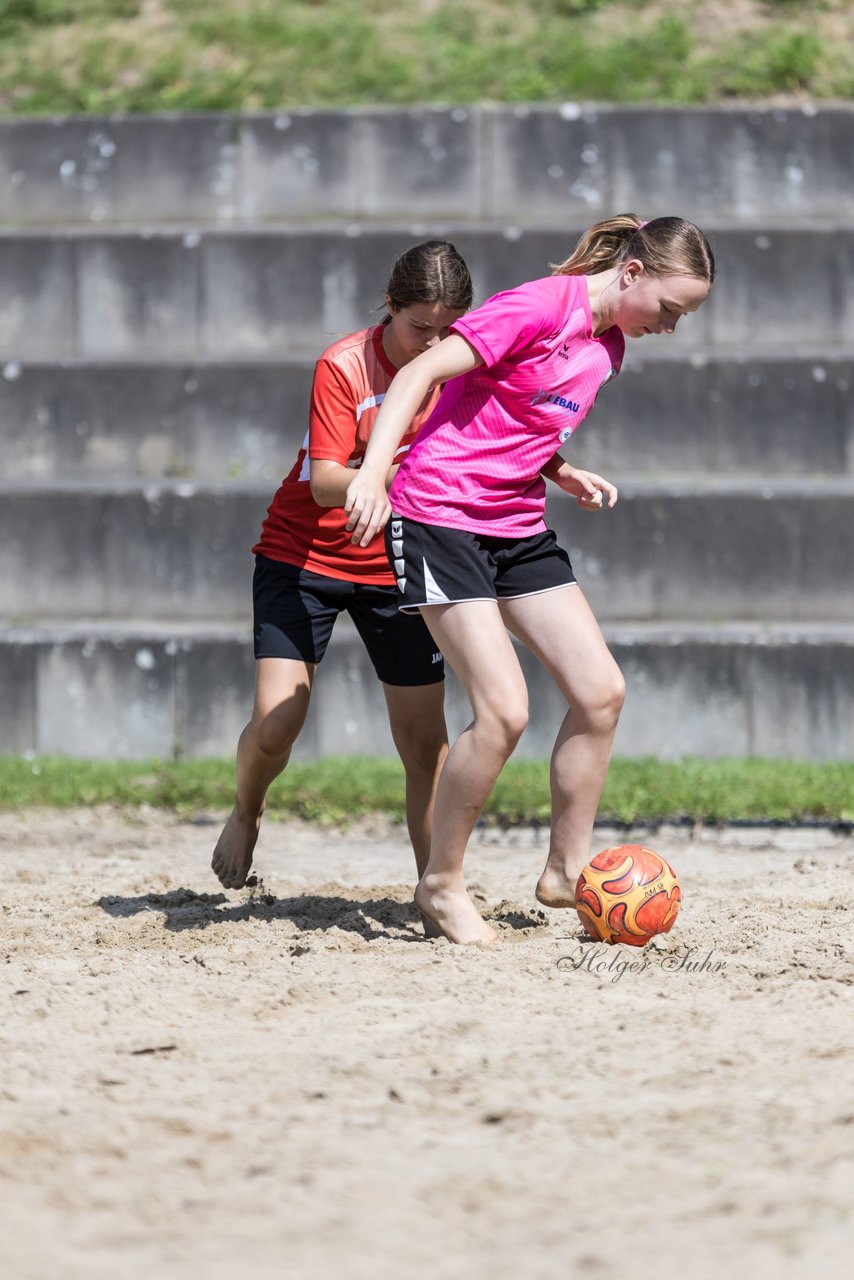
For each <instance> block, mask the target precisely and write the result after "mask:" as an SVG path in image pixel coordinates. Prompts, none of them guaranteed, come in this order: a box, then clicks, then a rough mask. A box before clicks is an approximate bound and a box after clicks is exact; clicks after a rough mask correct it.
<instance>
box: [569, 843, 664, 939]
mask: <svg viewBox="0 0 854 1280" xmlns="http://www.w3.org/2000/svg"><path fill="white" fill-rule="evenodd" d="M681 901H682V890H681V889H680V887H679V880H678V879H677V876H676V872H675V871H674V870H673V868H672V867H671V865H670V863H669V862H668V861H667V860H666V859H665V858H662V856H661V854H660V853H654V852H653V850H652V849H645V848H644V847H643V845H640V844H621V845H618V846H617V847H616V848H615V849H605V850H604V852H602V853H597V854H596V857H595V858H591V859H590V861H589V862H588V864H587V866H586V867H585V868H584V870H583V871H582V873H581V875H580V876H579V877H578V884H577V885H576V889H575V909H576V911H577V912H578V918H579V920H580V921H581V923H582V924H583V925H584V929H585V931H586V932H587V933H588V934H589V935H590V937H591V938H596V939H598V941H600V942H625V943H627V944H628V945H629V946H630V947H642V946H643V945H644V943H645V942H648V941H649V939H650V938H653V937H655V935H656V934H657V933H667V932H668V931H669V930H670V929H672V928H673V922H674V920H675V919H676V916H677V915H678V913H679V904H680V903H681Z"/></svg>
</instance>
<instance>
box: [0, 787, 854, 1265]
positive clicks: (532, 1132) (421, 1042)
mask: <svg viewBox="0 0 854 1280" xmlns="http://www.w3.org/2000/svg"><path fill="white" fill-rule="evenodd" d="M220 821H221V816H220V815H212V816H211V817H210V818H207V819H205V820H203V821H198V822H194V823H190V822H181V821H179V820H177V819H174V818H171V817H164V816H163V815H159V814H155V813H151V812H149V813H146V812H143V813H137V812H132V813H120V812H115V811H110V810H80V811H75V812H71V813H44V814H38V813H30V814H26V815H8V814H7V815H0V852H2V867H3V893H2V912H1V913H0V958H2V963H3V978H4V981H3V983H2V994H0V1012H1V1013H2V1029H0V1073H2V1074H0V1241H2V1244H0V1251H1V1252H2V1258H0V1271H2V1275H3V1276H4V1278H6V1280H36V1278H37V1280H66V1278H67V1280H76V1278H77V1277H81V1278H82V1277H86V1278H87V1280H101V1277H103V1278H104V1280H106V1278H107V1277H109V1278H110V1280H116V1277H121V1280H136V1278H137V1277H146V1278H148V1277H152V1276H153V1277H156V1280H178V1278H181V1280H183V1278H184V1277H187V1278H189V1277H193V1280H195V1278H196V1277H205V1280H231V1278H232V1277H235V1278H236V1277H243V1276H249V1277H253V1278H257V1280H267V1278H268V1277H307V1278H308V1277H312V1278H313V1277H321V1278H325V1277H336V1278H344V1280H351V1278H352V1280H362V1278H363V1277H364V1278H365V1280H367V1277H371V1278H372V1280H377V1278H379V1280H383V1278H385V1277H390V1278H391V1277H393V1278H394V1280H410V1278H412V1277H414V1278H416V1280H418V1278H420V1277H427V1276H431V1277H440V1278H441V1280H457V1277H460V1278H461V1277H464V1276H465V1277H469V1278H471V1277H474V1278H475V1280H480V1278H481V1277H483V1278H488V1280H504V1278H505V1277H506V1278H507V1280H510V1277H513V1278H514V1280H516V1278H522V1280H539V1278H540V1277H542V1278H543V1280H546V1278H548V1280H553V1278H554V1277H573V1276H576V1275H582V1274H583V1275H584V1276H585V1277H591V1278H592V1280H596V1277H599V1276H602V1277H604V1276H613V1275H619V1274H637V1273H640V1274H646V1273H648V1272H652V1273H654V1274H665V1275H666V1274H680V1275H687V1276H690V1277H692V1280H697V1278H699V1280H703V1278H704V1277H710V1278H711V1277H715V1278H717V1277H721V1276H726V1275H728V1274H738V1275H740V1276H744V1277H747V1278H748V1280H755V1278H757V1277H766V1276H767V1277H769V1278H770V1277H774V1278H775V1280H779V1278H780V1277H786V1276H803V1277H805V1278H806V1277H810V1280H812V1278H813V1277H815V1276H817V1275H819V1274H820V1275H822V1276H823V1277H831V1278H833V1277H837V1276H838V1277H842V1276H843V1275H845V1276H847V1275H848V1274H850V1272H849V1267H850V1245H851V1241H852V1230H854V1096H852V1093H853V1092H854V1091H852V1084H854V1019H852V1012H854V1010H852V982H854V964H852V942H851V933H852V931H851V907H850V903H851V898H852V888H854V859H852V852H854V839H852V838H851V837H850V836H845V835H841V834H834V833H833V832H829V831H827V830H822V829H817V830H792V831H781V832H774V831H769V830H732V831H728V830H724V831H718V832H708V831H695V832H691V831H686V830H680V829H662V830H661V831H658V832H654V833H649V832H645V833H641V834H642V835H643V837H644V839H645V842H646V843H648V844H650V845H652V847H654V848H658V849H660V850H661V852H663V853H664V854H665V855H666V856H667V857H669V858H670V859H671V860H672V862H673V863H674V865H675V866H676V868H677V870H678V872H679V873H680V877H681V880H682V885H683V890H684V895H685V905H684V908H683V911H682V914H681V916H680V919H679V921H678V922H677V926H676V928H675V930H674V932H673V933H672V934H670V935H668V936H667V937H666V938H664V939H659V940H657V943H653V944H650V945H649V946H648V947H647V948H646V949H644V950H643V951H641V952H636V951H633V950H630V949H628V948H613V949H608V950H606V949H604V948H598V947H597V946H596V945H595V944H593V943H588V942H584V941H583V940H582V937H581V933H580V928H579V925H578V922H577V919H576V918H575V915H574V913H566V912H551V913H544V912H543V911H542V910H541V909H540V908H539V907H538V904H537V903H536V902H535V900H534V897H533V886H534V881H535V878H536V874H537V872H538V870H539V868H540V865H541V863H542V861H543V858H544V841H545V836H544V834H543V833H542V832H541V833H539V835H537V833H534V832H530V831H518V832H511V833H504V834H495V833H485V834H484V835H483V836H482V837H481V838H480V839H478V840H476V841H475V842H474V843H473V845H472V848H471V850H470V853H469V868H468V870H469V880H470V883H471V884H473V885H475V886H477V890H478V892H479V894H481V895H482V901H483V904H484V906H485V908H486V909H487V911H488V914H489V916H490V918H492V919H494V920H495V921H497V922H498V923H499V925H500V927H501V931H502V940H501V942H500V944H499V945H497V946H495V947H492V948H487V947H475V948H454V947H452V946H450V944H448V943H446V942H444V941H440V942H425V941H423V939H422V935H421V930H420V926H418V925H417V924H416V922H415V916H414V912H413V910H412V908H411V907H410V906H409V896H410V870H411V868H410V860H411V855H410V853H409V850H408V846H407V843H406V840H405V837H404V836H403V834H402V833H401V831H400V830H399V829H396V828H393V827H391V826H389V825H387V824H384V823H381V822H377V823H376V824H374V825H371V824H370V823H368V824H360V825H359V826H358V827H357V828H354V829H353V830H351V831H350V832H341V831H324V830H321V829H319V828H312V827H309V826H303V825H297V824H291V823H274V822H270V823H268V825H267V826H266V828H265V830H264V832H263V834H262V840H261V843H260V845H259V849H258V853H257V858H256V867H257V871H258V875H259V883H258V884H257V885H256V886H255V887H254V888H252V889H246V890H241V891H231V892H225V891H221V890H220V888H219V886H218V884H217V882H216V881H215V879H214V878H213V876H212V874H211V873H210V872H209V870H208V863H209V859H210V852H211V849H212V846H213V843H214V840H215V837H216V834H217V831H218V827H219V825H220ZM636 834H637V833H636ZM627 838H630V837H629V836H627V834H626V833H619V834H618V833H615V832H612V831H598V832H597V847H599V848H604V847H607V846H608V845H609V844H613V843H622V842H624V841H625V840H626V839H627Z"/></svg>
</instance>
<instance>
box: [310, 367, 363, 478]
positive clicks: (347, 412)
mask: <svg viewBox="0 0 854 1280" xmlns="http://www.w3.org/2000/svg"><path fill="white" fill-rule="evenodd" d="M355 447H356V403H355V397H354V395H353V389H352V387H351V386H350V384H349V383H348V381H347V379H346V378H345V377H344V375H343V373H342V372H341V370H340V369H338V368H337V367H336V366H335V365H334V364H331V363H330V362H329V361H328V360H318V362H317V364H316V366H315V369H314V381H313V383H312V386H311V405H310V408H309V414H308V456H309V457H310V458H327V459H329V460H330V461H331V462H340V463H341V465H342V466H346V465H347V462H348V461H349V459H350V458H351V457H352V455H353V452H354V450H355Z"/></svg>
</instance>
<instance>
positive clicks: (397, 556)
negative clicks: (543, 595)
mask: <svg viewBox="0 0 854 1280" xmlns="http://www.w3.org/2000/svg"><path fill="white" fill-rule="evenodd" d="M385 546H386V554H387V555H388V558H389V563H390V564H391V566H392V569H393V570H394V576H395V577H396V578H397V587H398V591H399V593H400V594H399V596H398V600H399V602H400V608H401V610H402V611H403V612H406V613H415V612H416V611H417V610H418V608H419V607H420V606H421V605H428V604H461V603H462V602H463V601H466V600H515V599H518V598H519V597H521V596H533V595H538V594H539V593H540V592H542V591H553V590H554V589H555V588H556V587H567V586H572V584H573V583H574V582H575V580H576V579H575V574H574V573H573V572H572V565H571V564H570V562H569V556H568V555H567V554H566V552H565V551H564V550H563V548H562V547H559V546H558V544H557V538H556V537H555V535H554V534H553V533H552V531H551V529H547V530H546V532H545V533H536V534H534V535H533V537H531V538H492V537H489V536H488V535H485V534H481V533H468V532H467V531H466V530H464V529H446V528H444V527H443V526H441V525H435V524H420V523H419V522H418V521H417V520H409V519H407V517H406V516H399V515H396V514H394V513H392V516H391V519H390V520H389V522H388V524H387V525H386V530H385Z"/></svg>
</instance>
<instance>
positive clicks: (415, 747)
mask: <svg viewBox="0 0 854 1280" xmlns="http://www.w3.org/2000/svg"><path fill="white" fill-rule="evenodd" d="M394 737H395V745H396V747H397V753H398V755H399V756H400V758H401V760H402V761H403V766H404V768H405V769H406V770H407V772H417V773H429V774H433V773H435V771H436V769H437V768H438V766H439V764H440V763H441V761H442V759H443V758H444V755H445V752H446V751H447V748H448V732H447V730H446V728H445V723H444V721H442V723H441V724H436V723H434V722H431V721H423V722H420V723H417V724H413V725H409V726H408V727H406V728H405V729H403V730H398V732H397V733H395V735H394Z"/></svg>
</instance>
